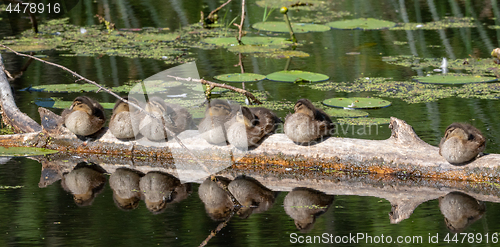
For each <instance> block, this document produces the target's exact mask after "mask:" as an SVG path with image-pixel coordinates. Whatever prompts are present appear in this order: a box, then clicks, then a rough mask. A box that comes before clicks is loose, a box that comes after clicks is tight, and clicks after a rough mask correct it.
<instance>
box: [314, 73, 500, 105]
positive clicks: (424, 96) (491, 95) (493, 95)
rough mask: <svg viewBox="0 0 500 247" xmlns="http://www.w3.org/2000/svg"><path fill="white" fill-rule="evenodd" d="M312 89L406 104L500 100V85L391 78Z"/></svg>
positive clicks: (316, 85)
mask: <svg viewBox="0 0 500 247" xmlns="http://www.w3.org/2000/svg"><path fill="white" fill-rule="evenodd" d="M309 86H310V87H311V88H313V89H317V90H322V91H336V92H348V93H357V92H374V93H375V96H378V97H388V98H398V99H401V100H403V101H405V102H407V103H424V102H433V101H437V100H439V99H443V98H448V97H459V98H479V99H500V83H498V82H493V83H472V84H465V85H462V86H453V87H450V86H444V85H437V84H423V83H418V82H415V81H393V80H391V79H390V78H380V77H375V78H365V77H363V78H359V79H357V80H355V81H354V82H324V83H316V84H311V85H309Z"/></svg>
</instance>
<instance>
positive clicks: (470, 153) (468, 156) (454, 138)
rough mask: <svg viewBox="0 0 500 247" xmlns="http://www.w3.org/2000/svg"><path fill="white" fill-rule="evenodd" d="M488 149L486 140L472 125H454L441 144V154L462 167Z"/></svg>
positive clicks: (448, 130) (448, 129)
mask: <svg viewBox="0 0 500 247" xmlns="http://www.w3.org/2000/svg"><path fill="white" fill-rule="evenodd" d="M485 147H486V138H485V137H484V136H483V134H482V133H481V131H479V130H478V129H477V128H476V127H474V126H472V125H470V124H462V123H452V124H451V125H450V126H448V128H446V131H445V134H444V137H443V138H442V139H441V142H440V143H439V154H440V155H441V156H443V157H444V158H445V159H446V160H447V161H448V162H450V163H451V164H454V165H460V164H464V163H467V162H470V161H472V160H473V159H474V158H475V157H477V155H478V154H479V153H480V152H482V151H483V150H484V148H485Z"/></svg>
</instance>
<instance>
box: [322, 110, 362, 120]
mask: <svg viewBox="0 0 500 247" xmlns="http://www.w3.org/2000/svg"><path fill="white" fill-rule="evenodd" d="M323 110H324V111H325V112H326V114H328V116H330V117H334V118H343V117H367V116H368V115H370V114H368V112H365V111H360V110H344V109H338V108H327V109H323Z"/></svg>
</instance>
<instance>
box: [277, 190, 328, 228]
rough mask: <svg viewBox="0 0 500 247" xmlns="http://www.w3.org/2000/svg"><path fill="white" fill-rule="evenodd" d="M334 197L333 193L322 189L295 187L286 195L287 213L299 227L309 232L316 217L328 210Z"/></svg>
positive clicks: (285, 205) (284, 204) (284, 203)
mask: <svg viewBox="0 0 500 247" xmlns="http://www.w3.org/2000/svg"><path fill="white" fill-rule="evenodd" d="M333 199H334V197H333V196H332V195H327V194H325V193H323V192H321V191H317V190H314V189H309V188H295V189H293V190H292V191H290V192H289V193H288V194H287V195H286V196H285V200H284V201H283V206H284V207H285V212H286V214H288V215H289V216H290V217H291V218H292V219H293V220H294V221H295V226H296V227H297V229H299V230H300V231H302V232H308V231H310V230H311V229H312V228H313V226H314V222H316V217H318V216H320V215H321V214H323V213H325V212H326V211H327V210H328V208H329V207H330V205H331V204H332V203H333Z"/></svg>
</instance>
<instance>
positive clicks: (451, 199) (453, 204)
mask: <svg viewBox="0 0 500 247" xmlns="http://www.w3.org/2000/svg"><path fill="white" fill-rule="evenodd" d="M439 209H440V210H441V213H442V214H443V216H444V222H445V223H446V227H448V229H449V230H450V231H452V232H455V233H457V232H461V231H463V230H465V229H466V228H467V227H468V226H470V225H471V224H472V223H474V222H475V221H477V220H478V219H480V218H481V217H482V216H483V214H484V213H485V212H486V206H485V204H484V202H482V201H479V200H476V198H474V197H472V196H469V195H467V194H464V193H462V192H458V191H455V192H450V193H448V194H447V195H446V196H442V197H440V198H439Z"/></svg>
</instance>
